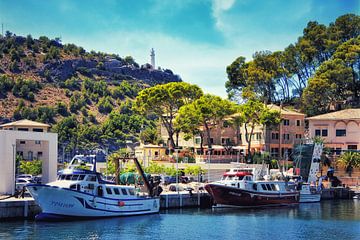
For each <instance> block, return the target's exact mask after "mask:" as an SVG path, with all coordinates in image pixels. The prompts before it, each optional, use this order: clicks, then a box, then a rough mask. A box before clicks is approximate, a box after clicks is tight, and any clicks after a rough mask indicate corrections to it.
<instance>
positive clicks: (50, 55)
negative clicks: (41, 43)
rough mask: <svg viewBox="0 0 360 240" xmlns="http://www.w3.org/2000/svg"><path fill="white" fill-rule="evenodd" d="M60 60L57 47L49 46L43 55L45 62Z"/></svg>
mask: <svg viewBox="0 0 360 240" xmlns="http://www.w3.org/2000/svg"><path fill="white" fill-rule="evenodd" d="M59 58H60V50H59V48H58V47H55V46H51V47H50V49H49V51H48V52H47V53H46V55H45V60H46V61H48V60H58V59H59Z"/></svg>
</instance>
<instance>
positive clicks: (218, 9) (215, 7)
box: [212, 0, 235, 31]
mask: <svg viewBox="0 0 360 240" xmlns="http://www.w3.org/2000/svg"><path fill="white" fill-rule="evenodd" d="M234 3H235V0H213V1H212V15H213V17H214V18H215V25H216V27H217V28H218V29H219V30H220V31H222V30H223V29H224V28H225V27H226V25H225V24H224V21H223V19H222V15H223V12H226V11H227V10H229V9H231V7H232V6H233V5H234Z"/></svg>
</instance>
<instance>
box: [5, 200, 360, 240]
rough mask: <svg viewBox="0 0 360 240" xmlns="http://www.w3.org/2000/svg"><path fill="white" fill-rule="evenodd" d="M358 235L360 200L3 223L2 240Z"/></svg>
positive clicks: (344, 239) (348, 237)
mask: <svg viewBox="0 0 360 240" xmlns="http://www.w3.org/2000/svg"><path fill="white" fill-rule="evenodd" d="M155 238H157V239H204V240H206V239H222V240H225V239H246V240H249V239H262V240H264V239H271V240H273V239H276V240H277V239H287V240H290V239H291V240H293V239H341V240H351V239H357V240H359V239H360V200H342V201H325V202H322V203H315V204H301V205H299V206H297V207H291V208H271V209H270V208H268V209H255V210H254V209H253V210H244V209H236V210H234V209H231V210H230V209H215V210H211V209H205V210H204V209H201V210H200V209H199V210H198V209H187V210H171V211H170V210H169V211H163V212H161V213H160V214H155V215H147V216H140V217H127V218H108V219H100V220H91V221H72V222H57V223H46V222H34V221H7V222H0V239H155Z"/></svg>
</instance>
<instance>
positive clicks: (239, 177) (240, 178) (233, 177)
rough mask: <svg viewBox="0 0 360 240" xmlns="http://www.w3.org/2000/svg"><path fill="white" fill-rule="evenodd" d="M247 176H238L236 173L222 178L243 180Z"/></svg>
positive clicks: (225, 179) (224, 179)
mask: <svg viewBox="0 0 360 240" xmlns="http://www.w3.org/2000/svg"><path fill="white" fill-rule="evenodd" d="M244 177H245V176H236V175H225V176H223V177H222V178H221V180H223V181H236V180H238V181H241V180H243V179H244Z"/></svg>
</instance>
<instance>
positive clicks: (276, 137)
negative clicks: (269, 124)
mask: <svg viewBox="0 0 360 240" xmlns="http://www.w3.org/2000/svg"><path fill="white" fill-rule="evenodd" d="M271 139H279V133H271Z"/></svg>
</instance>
